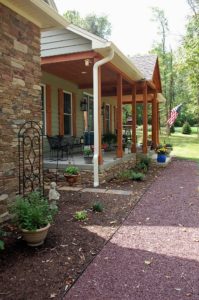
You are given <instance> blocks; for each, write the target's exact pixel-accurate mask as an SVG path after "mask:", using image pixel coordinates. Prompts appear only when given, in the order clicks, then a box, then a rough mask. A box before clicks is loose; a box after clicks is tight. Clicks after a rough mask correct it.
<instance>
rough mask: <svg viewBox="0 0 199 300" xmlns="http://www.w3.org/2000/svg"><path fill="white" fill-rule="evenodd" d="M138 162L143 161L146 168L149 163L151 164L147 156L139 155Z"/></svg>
mask: <svg viewBox="0 0 199 300" xmlns="http://www.w3.org/2000/svg"><path fill="white" fill-rule="evenodd" d="M140 162H141V163H144V164H145V165H146V166H147V169H148V168H149V166H150V164H151V158H150V157H148V156H141V158H140Z"/></svg>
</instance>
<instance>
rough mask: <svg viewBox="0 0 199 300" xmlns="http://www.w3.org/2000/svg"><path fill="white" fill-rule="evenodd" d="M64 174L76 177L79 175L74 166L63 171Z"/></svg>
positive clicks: (77, 169)
mask: <svg viewBox="0 0 199 300" xmlns="http://www.w3.org/2000/svg"><path fill="white" fill-rule="evenodd" d="M65 173H66V174H67V175H78V174H79V168H77V167H75V166H69V167H67V168H66V169H65Z"/></svg>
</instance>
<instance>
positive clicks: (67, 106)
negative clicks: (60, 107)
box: [64, 92, 72, 135]
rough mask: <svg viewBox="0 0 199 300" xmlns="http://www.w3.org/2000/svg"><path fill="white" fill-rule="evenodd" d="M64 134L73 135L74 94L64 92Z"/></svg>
mask: <svg viewBox="0 0 199 300" xmlns="http://www.w3.org/2000/svg"><path fill="white" fill-rule="evenodd" d="M64 135H72V94H71V93H68V92H64Z"/></svg>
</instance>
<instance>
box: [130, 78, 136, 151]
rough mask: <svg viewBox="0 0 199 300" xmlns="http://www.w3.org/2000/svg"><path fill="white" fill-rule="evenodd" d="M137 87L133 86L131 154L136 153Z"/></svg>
mask: <svg viewBox="0 0 199 300" xmlns="http://www.w3.org/2000/svg"><path fill="white" fill-rule="evenodd" d="M136 142H137V141H136V85H135V84H134V85H133V86H132V146H131V153H136Z"/></svg>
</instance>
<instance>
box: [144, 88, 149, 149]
mask: <svg viewBox="0 0 199 300" xmlns="http://www.w3.org/2000/svg"><path fill="white" fill-rule="evenodd" d="M147 113H148V112H147V83H146V82H145V83H144V89H143V153H145V154H146V153H147V136H148V133H147V130H148V114H147Z"/></svg>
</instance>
